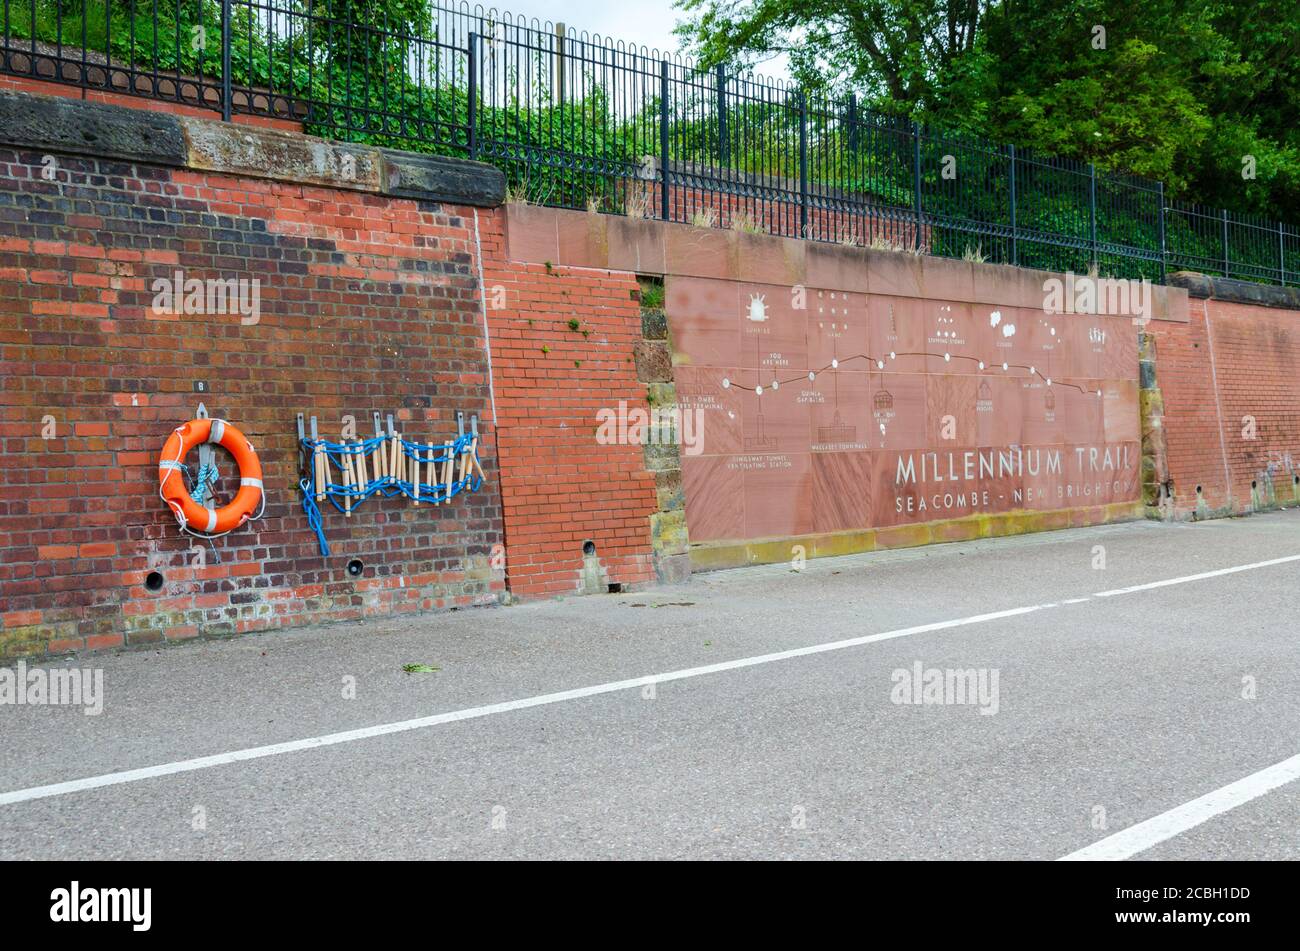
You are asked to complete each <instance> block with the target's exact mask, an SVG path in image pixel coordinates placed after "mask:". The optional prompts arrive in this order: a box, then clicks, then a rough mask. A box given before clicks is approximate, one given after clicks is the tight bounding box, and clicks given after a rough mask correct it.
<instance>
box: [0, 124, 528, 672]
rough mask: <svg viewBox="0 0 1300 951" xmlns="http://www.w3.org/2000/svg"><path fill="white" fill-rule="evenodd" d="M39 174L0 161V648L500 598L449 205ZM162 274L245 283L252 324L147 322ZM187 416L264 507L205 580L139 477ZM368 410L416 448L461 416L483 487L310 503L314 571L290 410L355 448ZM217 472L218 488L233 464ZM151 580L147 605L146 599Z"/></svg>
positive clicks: (469, 223) (224, 490) (63, 645)
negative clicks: (347, 419)
mask: <svg viewBox="0 0 1300 951" xmlns="http://www.w3.org/2000/svg"><path fill="white" fill-rule="evenodd" d="M41 158H42V156H41V155H38V154H32V153H19V154H15V153H14V152H12V151H4V150H0V235H2V237H0V367H2V369H3V379H2V381H0V443H2V448H3V452H4V457H5V465H4V466H3V467H0V551H3V558H2V559H0V623H2V624H3V627H2V628H0V656H3V655H13V654H22V653H26V654H39V653H42V652H44V651H45V650H47V649H48V650H52V651H53V650H64V649H70V648H78V647H92V648H93V647H108V646H115V645H119V644H123V643H127V644H138V643H147V642H151V641H157V640H161V639H183V638H189V637H194V636H196V635H199V634H204V635H214V634H215V635H221V634H231V633H239V632H243V631H248V630H254V629H260V628H270V627H276V626H282V625H288V624H295V623H304V622H308V621H315V620H326V619H329V620H338V619H348V618H360V617H364V616H367V615H372V614H388V613H392V612H401V611H412V610H417V609H427V608H436V607H442V606H451V605H463V604H471V603H478V602H485V601H491V600H494V599H495V598H496V597H497V593H498V592H499V591H500V590H501V589H502V587H503V580H502V578H501V577H500V573H499V572H498V573H493V572H492V571H491V570H490V568H489V562H488V559H489V554H490V552H491V549H492V546H493V545H495V544H498V543H499V542H500V540H501V529H502V525H501V518H500V508H499V495H498V492H499V485H498V479H497V473H496V466H495V459H494V455H495V454H494V451H493V445H492V442H493V440H492V438H491V419H492V413H491V403H490V393H489V388H488V367H487V356H486V349H485V346H484V338H483V330H482V311H481V302H480V298H479V295H478V292H477V274H476V273H475V272H476V263H477V262H476V250H475V249H476V242H475V234H474V217H473V211H472V210H471V209H460V208H454V207H445V206H439V205H435V204H429V203H417V202H415V201H409V200H400V199H391V198H386V197H380V196H376V195H370V194H362V193H358V192H346V191H335V190H330V189H325V188H313V187H304V186H298V185H290V184H286V183H276V182H270V181H261V180H247V179H239V178H233V177H226V176H220V175H207V174H197V173H192V172H180V171H172V170H164V169H157V168H149V167H145V166H132V165H125V164H117V163H113V162H108V161H96V160H89V159H78V158H68V157H63V156H60V157H59V158H58V181H57V182H49V181H45V180H43V179H42V177H41V169H42V164H41ZM178 268H180V269H181V270H182V271H183V272H184V275H185V277H187V278H194V277H197V278H220V279H226V278H231V277H234V278H244V279H249V280H252V279H256V280H259V281H260V282H261V316H260V321H259V322H257V323H256V324H252V325H248V326H245V325H241V323H240V319H239V316H238V315H230V316H220V315H218V316H188V315H187V316H180V317H175V316H166V317H163V318H160V317H158V316H157V315H155V314H154V313H153V309H152V307H151V304H152V302H153V297H154V290H153V288H152V283H153V281H154V279H156V278H160V277H167V278H170V277H172V276H173V274H174V272H175V271H176V270H177V269H178ZM198 381H202V382H203V383H205V384H206V387H207V392H204V393H202V394H199V393H196V392H195V384H196V382H198ZM200 400H203V401H205V402H206V404H207V407H208V409H209V411H210V412H211V413H212V415H214V416H220V417H224V418H226V419H228V420H230V422H231V423H232V424H233V425H235V426H236V427H238V428H239V429H241V430H242V431H243V432H244V433H245V434H246V435H247V436H248V437H249V438H250V439H251V441H252V442H253V444H254V445H255V446H256V447H257V449H258V452H259V454H260V457H261V461H262V465H263V467H264V479H265V485H266V488H267V498H268V501H267V506H266V512H265V517H264V518H263V519H262V520H261V521H259V522H256V523H254V524H253V525H250V526H245V527H244V528H241V529H239V530H237V531H235V532H234V533H233V534H231V535H230V536H228V537H226V538H224V539H221V540H219V541H217V542H216V547H217V549H218V551H219V552H220V555H221V563H220V564H216V563H215V562H214V560H213V559H212V558H211V557H210V553H209V557H208V565H207V567H204V568H195V567H191V566H190V565H191V561H190V558H191V555H190V544H191V539H189V538H188V537H185V536H182V535H181V534H180V533H179V532H178V531H177V526H176V523H175V520H174V519H173V517H172V515H171V514H170V512H169V511H168V510H167V508H166V506H165V505H164V504H163V503H162V502H161V501H160V500H159V498H158V489H157V475H156V466H157V461H158V454H159V451H160V449H161V447H162V444H163V442H164V440H165V439H166V438H167V435H168V433H169V432H170V431H171V429H172V428H173V427H175V426H176V425H178V424H180V423H181V422H183V421H185V420H187V419H190V418H191V417H192V416H193V415H194V410H195V407H196V405H197V404H198V402H199V401H200ZM374 409H379V410H385V411H392V412H395V413H397V414H398V415H399V417H400V419H401V420H402V428H403V429H404V431H405V433H406V435H407V436H408V437H410V438H420V437H425V438H436V439H439V440H441V439H445V438H447V437H448V436H449V435H451V434H453V433H454V412H455V411H456V410H463V411H464V412H465V413H466V414H469V413H478V414H479V415H480V418H481V419H482V420H483V430H484V433H485V436H486V437H487V438H485V441H484V445H483V457H484V467H485V469H486V471H487V476H488V478H487V480H486V482H485V483H484V485H483V487H482V488H481V489H480V491H479V492H478V493H477V494H472V495H468V496H461V497H458V498H457V500H456V501H455V502H454V503H453V504H452V505H450V506H444V507H430V506H427V505H424V506H420V507H418V508H417V507H414V506H412V505H410V504H409V503H406V502H399V501H398V500H382V501H376V500H373V499H372V500H371V501H369V502H367V503H366V504H365V505H364V506H362V507H361V509H360V510H359V511H358V512H357V513H355V514H353V516H352V517H351V518H350V519H345V518H344V517H343V516H342V515H338V514H335V513H334V512H333V511H332V510H330V511H329V513H328V514H326V515H325V526H326V531H327V534H328V536H329V539H330V542H331V544H332V546H333V549H334V551H333V554H332V555H331V557H329V558H323V557H322V556H321V555H320V553H319V551H318V548H317V543H316V539H315V536H314V535H313V534H312V532H311V531H310V530H309V528H308V525H307V521H306V518H305V517H304V515H303V513H302V510H301V501H300V496H299V492H298V490H297V488H296V482H297V470H298V463H297V448H296V438H297V437H296V429H295V414H296V413H297V412H300V411H301V412H305V413H308V414H311V413H315V414H316V415H318V416H319V417H320V419H321V422H322V427H323V430H324V431H323V433H322V435H328V436H330V437H333V438H337V436H338V432H339V425H340V418H341V417H342V416H343V414H348V413H350V414H355V415H356V417H357V419H358V423H359V425H360V427H361V428H362V431H363V432H364V427H365V425H366V423H367V422H368V421H369V414H370V412H371V410H374ZM45 423H52V424H53V426H54V438H51V439H44V438H42V431H43V425H44V424H45ZM194 458H195V457H194V456H193V455H192V456H191V460H190V461H191V462H193V460H194ZM218 463H219V465H220V467H221V469H222V472H223V476H224V479H223V483H222V484H221V485H219V492H220V494H221V495H222V496H223V497H225V498H228V497H229V495H231V494H233V490H232V489H231V485H232V481H233V477H234V475H235V467H234V463H233V460H231V459H230V458H229V457H228V456H227V455H226V454H225V453H224V452H220V451H219V452H218ZM351 558H359V559H361V560H362V561H363V563H364V565H365V571H364V574H363V576H362V577H361V578H360V579H353V578H351V577H349V576H348V575H347V573H346V571H345V566H346V564H347V562H348V560H349V559H351ZM150 570H158V571H160V572H162V574H163V575H164V578H165V584H164V586H163V589H162V590H161V591H158V592H151V591H148V590H146V588H145V586H144V585H143V581H144V579H145V577H146V573H147V572H149V571H150Z"/></svg>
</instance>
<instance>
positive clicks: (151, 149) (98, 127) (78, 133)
mask: <svg viewBox="0 0 1300 951" xmlns="http://www.w3.org/2000/svg"><path fill="white" fill-rule="evenodd" d="M0 142H3V143H4V144H5V145H8V146H11V147H13V148H16V149H21V150H30V151H33V152H59V153H63V154H71V155H89V156H93V157H96V158H112V159H122V160H125V161H128V162H146V163H150V164H153V165H170V166H175V167H180V168H184V167H185V166H186V164H188V162H187V160H188V153H187V150H186V146H185V136H184V135H183V134H182V133H181V124H180V119H179V117H177V116H174V115H170V114H168V113H165V112H147V111H145V110H143V109H127V108H125V107H122V106H107V105H104V104H102V103H97V102H85V101H83V100H81V99H63V98H60V97H58V96H35V95H32V94H31V93H24V92H13V91H9V90H0Z"/></svg>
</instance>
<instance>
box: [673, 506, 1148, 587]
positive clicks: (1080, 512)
mask: <svg viewBox="0 0 1300 951" xmlns="http://www.w3.org/2000/svg"><path fill="white" fill-rule="evenodd" d="M1142 516H1143V506H1142V503H1140V502H1115V503H1112V504H1110V505H1099V506H1090V507H1087V508H1077V509H1055V510H1050V511H1044V512H1030V511H1020V512H1004V513H1001V514H997V515H984V514H980V515H968V516H966V517H964V518H956V519H943V520H940V521H934V522H918V523H916V524H911V525H894V526H888V527H883V528H873V529H865V530H858V531H850V532H828V533H826V534H822V535H800V536H794V537H791V538H774V539H763V540H759V541H748V542H705V543H696V544H694V545H691V546H690V556H691V566H692V568H693V569H694V570H696V571H712V570H716V569H720V568H738V567H741V566H744V565H762V564H777V563H780V562H783V561H791V560H792V559H794V558H795V557H796V555H798V554H800V551H796V547H798V548H799V549H801V550H802V554H803V555H804V557H807V558H824V557H828V556H835V555H852V554H860V553H862V552H868V551H873V550H876V549H882V548H913V547H917V546H920V545H927V544H933V543H936V542H950V541H965V540H972V539H977V538H996V537H1002V536H1007V535H1021V534H1026V533H1028V532H1042V531H1052V530H1055V529H1061V528H1076V527H1081V526H1085V525H1099V524H1103V523H1106V522H1119V521H1129V520H1132V519H1137V518H1141V517H1142Z"/></svg>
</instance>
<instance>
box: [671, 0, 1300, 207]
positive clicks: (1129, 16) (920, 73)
mask: <svg viewBox="0 0 1300 951" xmlns="http://www.w3.org/2000/svg"><path fill="white" fill-rule="evenodd" d="M679 7H680V9H682V10H683V11H684V12H685V13H686V14H687V18H686V21H685V22H684V23H683V24H682V26H681V27H679V33H680V34H681V35H682V36H683V38H684V39H685V40H686V42H687V44H688V46H689V48H690V49H691V50H692V51H693V52H695V53H696V54H697V55H698V56H699V57H700V58H701V59H702V60H703V61H704V63H705V64H707V65H712V64H715V63H720V62H729V63H736V64H740V65H752V64H754V63H755V62H758V61H760V60H761V59H762V58H764V57H770V56H771V55H773V54H776V53H782V52H784V53H788V54H789V56H790V62H791V68H792V71H793V73H794V78H795V80H796V81H797V82H799V83H800V84H801V85H804V86H808V87H811V88H824V89H830V90H833V91H837V92H853V93H855V94H857V95H858V96H859V97H860V98H861V100H862V101H863V102H864V103H865V104H866V105H868V106H870V107H872V108H874V109H876V110H877V111H879V112H885V113H902V114H905V115H909V116H911V117H912V118H915V119H918V120H921V121H925V122H928V123H933V124H936V125H938V126H940V127H947V128H951V129H954V130H956V131H960V132H967V133H972V134H977V135H980V136H983V137H984V138H986V139H990V140H992V141H995V142H1010V143H1014V144H1016V145H1017V146H1021V147H1028V148H1030V149H1033V150H1036V151H1039V152H1042V153H1045V154H1051V155H1058V156H1062V157H1066V158H1074V159H1078V160H1080V161H1085V162H1093V163H1095V164H1096V165H1097V166H1098V167H1100V168H1103V169H1124V170H1128V171H1132V172H1135V173H1138V174H1140V175H1143V176H1146V177H1149V178H1153V179H1159V180H1161V181H1163V182H1164V183H1165V185H1166V188H1167V190H1168V193H1169V194H1170V195H1172V196H1177V197H1182V198H1185V199H1189V200H1193V201H1200V202H1205V203H1210V204H1219V205H1222V206H1223V207H1227V208H1231V209H1233V210H1236V211H1254V212H1258V213H1261V214H1266V215H1269V216H1271V217H1274V218H1283V219H1286V220H1290V221H1295V222H1300V121H1298V120H1300V115H1298V114H1297V113H1300V4H1295V3H1290V4H1277V3H1276V2H1270V0H992V2H982V0H951V2H939V0H835V2H829V0H679ZM1252 169H1253V172H1254V177H1253V178H1251V177H1249V173H1250V172H1251V171H1252ZM1243 172H1245V173H1247V174H1246V175H1245V176H1243Z"/></svg>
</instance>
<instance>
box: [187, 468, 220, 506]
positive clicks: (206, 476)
mask: <svg viewBox="0 0 1300 951" xmlns="http://www.w3.org/2000/svg"><path fill="white" fill-rule="evenodd" d="M220 477H221V474H220V473H219V472H217V464H216V463H215V462H207V463H204V464H203V465H201V466H199V474H198V475H197V476H195V477H194V488H193V489H192V490H191V491H190V495H192V496H194V501H195V502H198V503H199V505H202V504H203V503H204V502H205V501H206V500H207V498H208V493H209V492H211V491H212V487H213V486H214V485H216V483H217V479H219V478H220Z"/></svg>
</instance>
